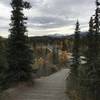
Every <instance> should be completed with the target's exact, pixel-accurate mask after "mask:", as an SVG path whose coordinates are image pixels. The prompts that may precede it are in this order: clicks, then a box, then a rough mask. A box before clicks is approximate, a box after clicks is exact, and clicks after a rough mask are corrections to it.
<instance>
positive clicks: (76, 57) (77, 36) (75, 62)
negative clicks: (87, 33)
mask: <svg viewBox="0 0 100 100" xmlns="http://www.w3.org/2000/svg"><path fill="white" fill-rule="evenodd" d="M79 26H80V25H79V22H78V21H77V23H76V28H75V35H74V40H73V42H74V43H73V52H72V56H73V61H72V63H73V64H72V72H75V73H77V69H78V67H79V63H80V27H79Z"/></svg>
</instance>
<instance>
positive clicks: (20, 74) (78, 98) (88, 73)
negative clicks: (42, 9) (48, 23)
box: [0, 0, 100, 100]
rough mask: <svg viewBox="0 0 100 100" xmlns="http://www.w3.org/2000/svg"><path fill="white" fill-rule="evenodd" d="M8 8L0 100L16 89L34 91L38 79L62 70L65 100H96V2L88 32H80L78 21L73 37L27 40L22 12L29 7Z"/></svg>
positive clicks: (99, 55) (99, 16) (99, 77)
mask: <svg viewBox="0 0 100 100" xmlns="http://www.w3.org/2000/svg"><path fill="white" fill-rule="evenodd" d="M11 7H12V11H11V13H12V15H11V23H10V29H9V31H10V35H9V36H8V38H4V37H2V36H0V100H8V97H9V96H8V95H7V94H8V93H9V92H10V91H9V90H10V89H13V88H16V87H18V86H20V85H22V86H24V85H25V87H27V86H29V87H30V85H31V86H33V87H35V83H36V82H38V80H39V79H40V81H39V82H40V83H37V85H36V86H37V87H38V84H42V83H41V80H42V79H44V81H45V80H46V78H47V80H48V78H49V77H53V76H52V75H55V77H57V75H58V76H59V75H60V74H57V73H60V71H62V70H65V69H66V75H65V76H66V77H65V80H63V81H62V82H63V83H64V82H65V87H66V88H65V91H64V92H65V94H66V96H67V97H68V98H69V99H68V100H100V96H99V93H100V68H99V67H100V2H99V1H98V0H96V9H94V11H95V14H93V15H92V16H91V17H90V21H89V23H87V24H88V26H89V28H88V31H85V32H82V31H81V28H80V26H81V24H80V21H79V20H76V24H75V30H74V34H72V35H62V36H57V35H55V34H54V35H44V36H33V37H32V36H31V37H30V36H28V35H27V34H26V33H27V26H26V24H27V20H28V18H27V17H25V15H24V13H23V10H24V9H31V7H32V6H31V4H30V3H29V2H27V1H23V0H11ZM62 74H64V72H62ZM55 77H53V78H55ZM59 77H60V76H59ZM55 79H56V78H55ZM51 81H52V78H51ZM58 81H59V80H58ZM46 82H50V81H45V83H46ZM54 82H55V81H54ZM58 83H59V82H58ZM26 84H27V86H26ZM52 84H53V81H52ZM52 84H51V85H52ZM54 84H55V83H54ZM51 85H50V86H51ZM55 85H56V84H55ZM55 85H54V87H56V86H55ZM41 86H42V85H41ZM43 86H44V85H43ZM33 87H31V89H33V90H34V89H35V88H33ZM44 87H45V86H44ZM51 87H53V86H51ZM20 88H22V87H20ZM45 88H46V87H45ZM37 90H38V89H37ZM15 91H16V90H15ZM33 92H34V91H33ZM42 92H43V91H42ZM58 92H59V90H58ZM11 93H12V92H11ZM52 93H53V91H52ZM19 94H20V93H19ZM19 94H18V95H19ZM10 95H11V94H10ZM39 95H40V94H39ZM57 95H58V96H59V94H57ZM57 95H55V96H56V97H57ZM62 98H63V97H62ZM9 100H11V99H9ZM12 100H38V99H29V98H28V99H15V98H14V99H12ZM39 100H40V99H39ZM41 100H42V99H41ZM43 100H49V99H45V98H44V99H43ZM50 100H58V99H50ZM60 100H67V99H60Z"/></svg>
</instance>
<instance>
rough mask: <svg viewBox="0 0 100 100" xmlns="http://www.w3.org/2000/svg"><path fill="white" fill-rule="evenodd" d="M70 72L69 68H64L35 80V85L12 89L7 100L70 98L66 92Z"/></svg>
mask: <svg viewBox="0 0 100 100" xmlns="http://www.w3.org/2000/svg"><path fill="white" fill-rule="evenodd" d="M68 73H69V70H68V69H62V70H61V71H59V72H57V73H55V74H53V75H51V76H48V77H45V78H40V79H37V80H35V84H34V86H33V87H27V88H26V87H25V88H18V89H17V90H16V91H13V90H12V91H11V92H12V93H11V96H9V97H8V98H7V100H8V99H9V100H69V99H68V97H67V96H66V94H65V79H66V77H67V75H68ZM12 95H13V96H12Z"/></svg>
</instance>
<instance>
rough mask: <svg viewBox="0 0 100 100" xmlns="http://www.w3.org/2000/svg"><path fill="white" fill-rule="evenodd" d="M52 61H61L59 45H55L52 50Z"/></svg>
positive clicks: (54, 62)
mask: <svg viewBox="0 0 100 100" xmlns="http://www.w3.org/2000/svg"><path fill="white" fill-rule="evenodd" d="M52 63H53V64H54V65H57V64H58V63H59V51H58V47H55V45H54V46H53V50H52Z"/></svg>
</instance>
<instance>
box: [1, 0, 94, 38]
mask: <svg viewBox="0 0 100 100" xmlns="http://www.w3.org/2000/svg"><path fill="white" fill-rule="evenodd" d="M26 1H29V2H30V3H31V5H32V9H30V10H25V11H24V12H25V15H26V16H27V17H28V21H27V22H28V24H27V26H28V31H29V32H28V33H29V35H30V36H36V35H48V34H56V33H57V34H58V33H59V34H71V33H73V32H74V27H75V23H76V20H77V19H79V21H80V24H81V31H86V30H88V22H89V19H90V17H91V15H93V14H94V10H95V0H26ZM10 2H11V0H0V35H1V36H5V37H7V36H8V34H9V31H8V29H9V23H10V15H11V10H12V9H11V7H10V5H9V4H10Z"/></svg>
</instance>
